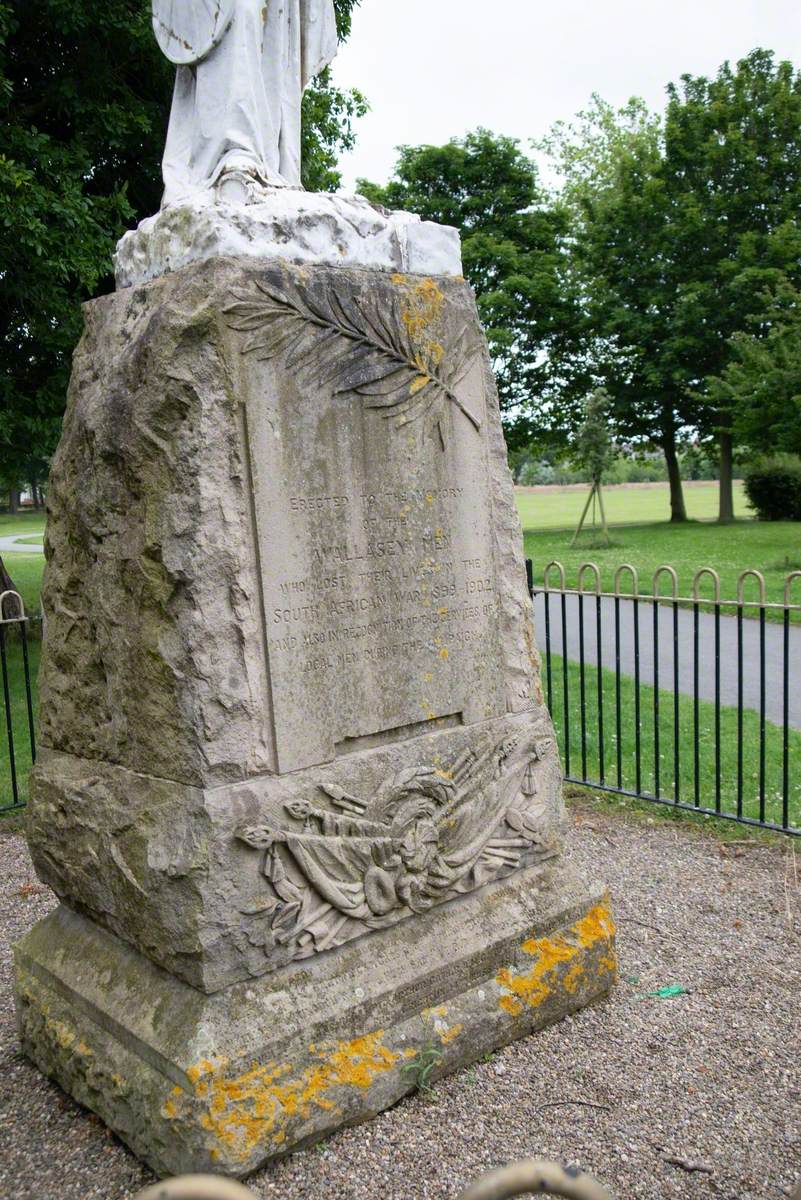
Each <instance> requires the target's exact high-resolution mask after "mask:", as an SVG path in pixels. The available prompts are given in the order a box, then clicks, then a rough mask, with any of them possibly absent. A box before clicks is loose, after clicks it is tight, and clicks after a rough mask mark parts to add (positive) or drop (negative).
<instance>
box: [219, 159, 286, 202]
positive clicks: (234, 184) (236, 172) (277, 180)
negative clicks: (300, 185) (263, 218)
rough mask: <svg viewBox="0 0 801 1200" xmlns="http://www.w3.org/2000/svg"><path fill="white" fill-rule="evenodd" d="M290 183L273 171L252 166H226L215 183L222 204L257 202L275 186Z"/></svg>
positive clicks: (280, 186) (283, 186)
mask: <svg viewBox="0 0 801 1200" xmlns="http://www.w3.org/2000/svg"><path fill="white" fill-rule="evenodd" d="M288 187H290V184H289V183H288V182H287V180H286V179H284V178H283V176H282V175H279V174H278V173H277V172H273V171H265V172H262V171H256V170H255V169H254V168H252V167H233V166H232V167H226V169H225V170H224V171H223V172H222V173H221V174H220V177H219V179H218V180H217V183H216V185H215V189H214V190H215V193H216V196H217V200H218V201H219V202H220V203H222V204H243V205H244V204H258V203H259V201H261V200H265V199H266V198H267V196H268V194H269V193H270V192H271V191H273V190H274V189H275V188H288Z"/></svg>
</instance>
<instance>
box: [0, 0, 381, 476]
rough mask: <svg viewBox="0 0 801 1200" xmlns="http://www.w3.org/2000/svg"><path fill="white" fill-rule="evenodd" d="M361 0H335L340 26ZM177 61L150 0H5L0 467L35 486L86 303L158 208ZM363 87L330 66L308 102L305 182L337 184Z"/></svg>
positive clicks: (0, 91) (54, 431) (0, 19)
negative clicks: (125, 239)
mask: <svg viewBox="0 0 801 1200" xmlns="http://www.w3.org/2000/svg"><path fill="white" fill-rule="evenodd" d="M355 3H356V0H336V4H337V17H338V22H339V29H340V34H341V36H346V34H347V32H348V30H349V28H350V16H351V11H352V9H353V8H354V6H355ZM172 79H173V70H172V68H171V67H170V65H169V63H167V62H166V60H165V59H164V58H163V56H162V55H161V53H160V51H159V49H158V47H157V45H156V43H155V40H154V38H153V33H152V29H151V24H150V4H149V2H148V0H104V3H103V4H97V3H96V2H95V0H26V2H25V3H24V4H22V3H17V2H13V0H0V213H1V214H2V216H1V217H0V478H2V479H3V480H4V481H5V483H6V485H7V486H8V487H9V489H14V488H16V487H19V486H21V485H22V484H32V485H34V486H36V485H37V484H38V482H39V481H40V480H41V479H42V478H43V477H44V475H45V473H46V469H47V460H48V458H49V456H50V454H51V453H52V451H53V449H54V447H55V443H56V441H57V438H58V433H59V430H60V425H61V414H62V410H63V405H64V397H65V393H66V387H67V382H68V376H69V363H70V356H71V353H72V349H73V347H74V345H75V343H76V341H77V339H78V337H79V336H80V331H81V327H82V320H81V312H80V304H81V302H82V301H84V300H86V299H88V298H90V297H91V296H94V295H97V294H100V293H102V292H104V291H108V290H110V289H111V288H112V286H113V283H112V279H111V253H112V250H113V248H114V245H115V243H116V241H117V240H118V238H119V237H120V236H121V235H122V233H123V232H124V231H125V229H126V228H128V227H130V226H132V225H134V224H135V223H136V222H137V221H138V220H139V219H141V218H142V217H144V216H146V215H148V214H149V213H151V212H155V211H156V209H157V208H158V206H159V203H160V198H161V169H160V163H161V155H162V151H163V143H164V134H165V130H166V125H167V118H168V111H169V103H170V95H171V91H172ZM363 109H364V101H363V98H362V97H361V96H360V95H359V94H358V93H355V92H354V93H343V92H341V91H338V90H337V89H335V88H334V87H333V86H332V84H331V80H330V76H329V75H328V74H327V73H324V74H323V75H321V76H320V78H319V79H318V80H317V81H316V82H315V84H314V86H313V87H312V88H311V89H310V90H309V92H308V93H307V96H306V99H305V104H304V118H305V122H304V131H303V149H304V155H305V158H304V181H305V182H306V185H307V186H310V187H333V186H336V185H337V184H338V183H339V177H338V175H337V173H336V170H335V163H336V155H337V152H338V150H339V149H341V148H342V147H346V146H348V145H350V144H351V143H352V139H353V120H354V118H355V117H356V116H358V115H359V113H360V112H362V111H363Z"/></svg>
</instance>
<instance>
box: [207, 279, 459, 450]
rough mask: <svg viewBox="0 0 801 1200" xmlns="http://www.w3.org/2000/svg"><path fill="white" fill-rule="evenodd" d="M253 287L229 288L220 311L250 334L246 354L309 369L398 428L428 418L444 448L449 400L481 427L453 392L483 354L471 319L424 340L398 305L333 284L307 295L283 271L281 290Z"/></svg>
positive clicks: (261, 285)
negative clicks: (446, 334) (369, 302)
mask: <svg viewBox="0 0 801 1200" xmlns="http://www.w3.org/2000/svg"><path fill="white" fill-rule="evenodd" d="M255 289H256V294H254V293H252V292H234V303H233V304H230V305H228V306H227V307H226V308H225V309H224V310H223V311H224V313H225V316H226V318H227V321H228V324H229V325H230V327H231V328H232V329H237V330H241V331H242V332H243V333H247V335H248V336H247V338H246V340H245V343H244V346H243V353H245V354H250V353H252V354H255V355H256V356H257V357H258V358H259V359H263V360H266V359H270V358H274V357H275V356H276V355H279V354H281V355H282V356H283V358H284V365H285V366H286V367H287V369H290V370H295V371H297V372H298V373H300V372H301V371H303V370H304V369H306V368H313V369H314V370H315V373H316V375H317V379H318V381H319V382H320V383H321V384H330V383H333V384H334V389H333V390H334V394H342V393H353V394H354V395H358V396H361V397H363V399H364V404H365V407H366V408H370V409H378V410H380V411H381V413H382V415H383V416H384V417H387V418H388V419H390V420H392V421H394V422H396V424H397V425H398V426H403V425H408V424H410V423H411V422H413V421H419V420H421V419H427V420H428V422H429V427H430V428H431V429H435V430H436V432H437V434H438V436H439V439H440V443H441V445H442V446H443V448H444V445H445V433H444V429H443V422H442V418H443V415H444V412H445V410H446V407H447V405H448V404H453V405H455V406H456V408H458V409H459V411H460V412H462V413H463V414H464V415H465V417H467V419H468V421H470V423H471V425H473V427H474V428H475V429H476V430H479V429H480V428H481V419H480V418H479V417H477V416H476V415H475V413H472V412H471V411H470V409H469V408H467V406H466V405H465V404H464V403H463V402H462V400H461V399H460V398H459V396H458V394H457V388H458V387H459V385H460V384H461V383H462V382H463V381H464V379H465V378H466V377H467V375H468V374H469V372H470V370H471V368H472V367H473V365H474V363H475V361H476V359H477V357H478V355H479V353H480V350H479V347H478V346H477V345H476V344H475V339H474V338H473V337H471V331H470V327H469V325H467V324H465V325H464V326H463V327H462V328H461V329H460V330H459V331H458V333H457V335H456V336H455V337H454V338H453V339H452V341H451V342H450V344H449V345H448V346H447V347H443V346H441V345H439V344H436V343H433V342H432V343H430V344H425V343H422V344H421V343H420V342H419V341H418V340H417V339H415V338H414V337H413V335H412V333H411V331H410V329H409V327H408V323H407V322H404V320H403V319H402V317H401V315H400V314H399V312H398V309H397V305H396V304H392V305H384V306H383V307H382V306H381V305H374V306H371V307H370V310H369V311H368V309H367V306H366V305H365V303H364V302H363V300H362V299H361V297H360V296H358V295H353V296H350V297H346V296H342V295H339V294H337V292H336V291H334V289H333V288H326V289H324V290H323V289H320V290H315V293H314V295H312V294H311V292H310V289H308V288H306V287H304V286H303V285H302V284H301V283H300V282H299V281H294V280H291V279H289V278H287V277H285V279H284V286H283V290H282V289H281V288H279V287H277V286H276V285H275V284H272V283H264V282H257V283H256V284H255ZM312 333H313V334H316V336H310V334H312ZM346 345H347V350H348V352H347V353H344V352H343V351H344V350H345V348H346Z"/></svg>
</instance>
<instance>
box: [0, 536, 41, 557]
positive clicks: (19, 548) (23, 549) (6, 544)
mask: <svg viewBox="0 0 801 1200" xmlns="http://www.w3.org/2000/svg"><path fill="white" fill-rule="evenodd" d="M29 537H35V534H33V533H13V534H11V536H10V537H0V555H3V554H44V546H42V545H41V544H39V545H37V544H36V543H35V542H34V543H29V544H28V545H27V546H25V545H23V544H22V543H21V542H20V540H19V539H20V538H29Z"/></svg>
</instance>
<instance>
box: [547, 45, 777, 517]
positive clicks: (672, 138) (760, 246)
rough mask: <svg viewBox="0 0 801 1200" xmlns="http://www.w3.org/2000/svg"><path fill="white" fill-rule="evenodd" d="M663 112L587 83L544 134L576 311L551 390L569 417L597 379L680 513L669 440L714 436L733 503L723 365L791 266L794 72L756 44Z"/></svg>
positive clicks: (687, 82) (574, 417)
mask: <svg viewBox="0 0 801 1200" xmlns="http://www.w3.org/2000/svg"><path fill="white" fill-rule="evenodd" d="M668 93H669V102H668V105H667V110H666V114H665V118H664V122H661V121H660V120H659V119H658V118H657V117H655V116H653V115H652V114H650V113H649V112H648V110H647V109H646V108H645V106H644V105H643V103H642V102H641V101H636V100H634V101H631V102H630V103H629V104H628V105H626V106H625V107H624V108H622V109H620V110H619V111H617V112H616V111H614V110H613V109H612V108H611V107H610V106H609V105H607V104H605V103H604V102H603V101H602V100H600V99H599V98H597V97H595V98H594V101H593V104H592V106H591V108H590V109H589V110H588V111H587V112H586V113H582V114H579V118H578V120H577V122H576V123H574V124H573V125H558V126H557V127H556V129H555V130H554V132H553V134H552V135H551V137H550V138H549V139H548V141H547V143H546V145H545V148H546V149H547V150H549V151H550V153H551V155H552V157H553V159H554V160H555V162H556V164H557V166H558V168H559V169H560V172H561V174H562V176H563V179H564V189H563V199H564V200H565V202H566V203H567V204H568V207H569V211H570V213H571V218H572V220H571V231H572V234H573V245H574V254H573V259H572V266H573V270H574V273H575V279H576V288H577V291H578V293H579V294H580V295H581V296H582V298H583V313H584V322H583V324H579V325H577V326H576V327H575V329H576V332H577V340H576V344H575V345H574V346H573V347H572V348H571V349H570V354H569V362H568V364H567V366H566V369H565V370H564V371H563V372H562V375H561V389H560V391H559V394H558V396H557V406H558V407H559V409H560V411H562V413H563V414H564V419H565V420H566V421H568V423H572V426H573V427H574V428H575V425H576V423H577V421H578V413H579V412H580V398H581V397H582V396H583V395H584V394H586V391H587V388H588V385H590V384H592V383H598V382H602V383H603V384H604V385H605V386H606V387H607V389H608V390H609V393H610V396H611V399H612V412H613V416H614V419H615V424H616V430H617V434H618V436H619V437H620V438H621V439H624V440H625V439H633V440H635V441H645V442H646V443H650V444H651V445H654V446H658V447H660V448H661V449H662V450H663V451H664V453H665V456H666V461H667V465H668V470H669V473H670V476H671V484H672V490H673V515H674V518H675V517H681V516H683V514H684V506H683V500H682V498H681V493H680V487H679V477H678V467H677V462H676V445H677V441H679V440H680V439H681V438H682V436H683V435H685V434H687V433H689V432H693V433H698V434H700V435H701V436H702V437H703V438H705V439H713V438H716V439H717V440H718V442H719V448H720V456H721V480H722V486H721V516H727V515H729V516H730V501H731V486H730V475H731V463H732V448H733V435H734V434H735V433H736V432H737V426H736V420H735V417H734V413H733V408H732V405H731V404H730V403H729V402H728V399H729V398H728V397H727V396H726V394H725V392H724V391H723V390H721V388H720V387H717V388H716V387H715V385H714V384H713V383H712V380H713V379H714V378H719V377H720V376H721V375H722V374H723V372H724V370H725V368H726V365H727V363H728V361H729V360H730V358H731V356H732V353H733V344H732V340H731V339H732V338H733V336H734V335H735V334H737V333H741V332H743V331H746V330H747V328H748V323H749V320H750V319H751V318H752V317H753V316H754V314H755V309H757V310H758V309H759V307H760V299H759V297H760V294H761V293H762V292H764V290H765V289H766V288H767V287H772V288H774V289H775V288H777V287H779V286H781V285H782V284H783V282H786V281H790V282H793V283H795V282H797V281H798V277H799V271H800V270H801V266H800V265H799V264H801V227H799V224H798V212H799V209H800V208H801V155H799V153H798V131H799V129H800V128H801V76H799V75H798V74H796V73H795V72H794V70H793V67H792V66H791V64H789V63H784V62H783V63H775V62H774V60H773V56H772V55H771V54H770V53H769V52H768V51H764V50H756V51H754V52H753V53H752V54H750V55H748V57H747V58H745V59H743V60H742V61H741V62H739V63H738V64H737V65H736V67H732V66H731V65H730V64H729V63H724V64H723V66H722V67H721V68H720V71H719V72H718V74H717V76H716V77H715V78H714V79H707V78H704V77H698V78H694V77H692V76H690V75H685V76H683V77H682V80H681V83H680V84H679V85H678V86H673V85H672V86H671V87H670V88H669V89H668Z"/></svg>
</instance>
